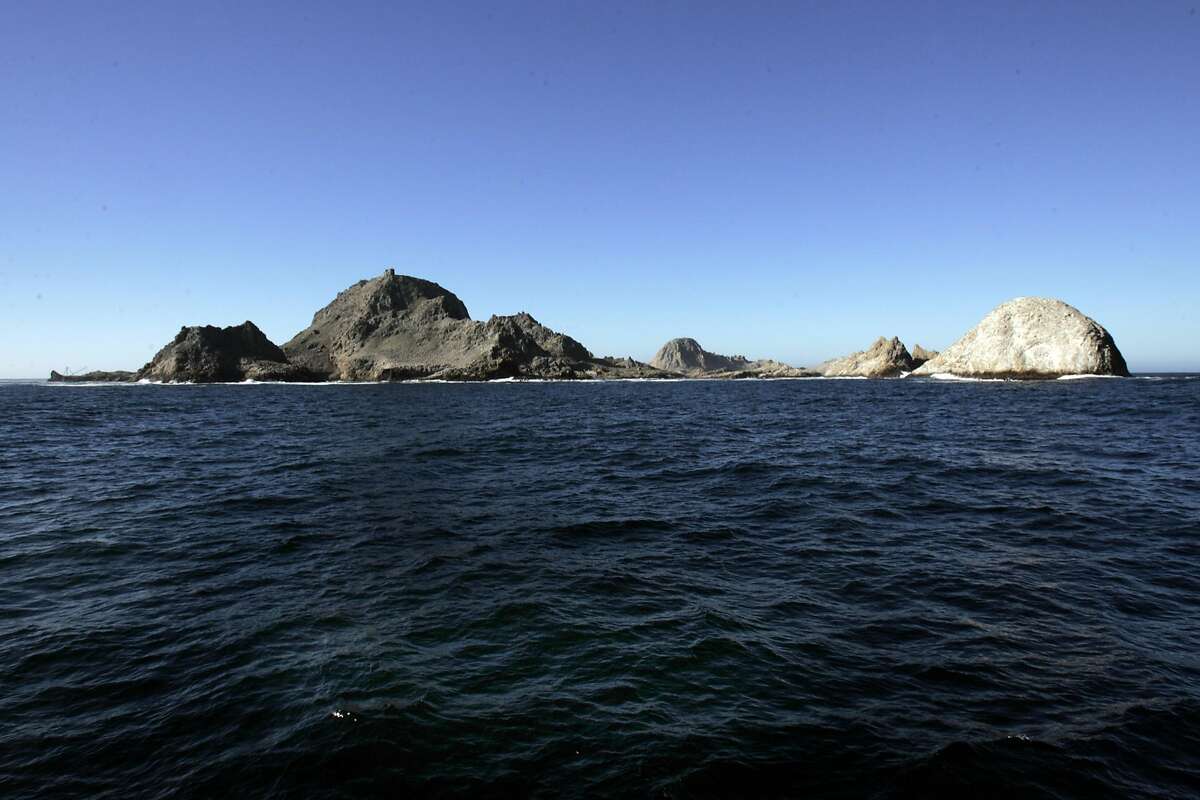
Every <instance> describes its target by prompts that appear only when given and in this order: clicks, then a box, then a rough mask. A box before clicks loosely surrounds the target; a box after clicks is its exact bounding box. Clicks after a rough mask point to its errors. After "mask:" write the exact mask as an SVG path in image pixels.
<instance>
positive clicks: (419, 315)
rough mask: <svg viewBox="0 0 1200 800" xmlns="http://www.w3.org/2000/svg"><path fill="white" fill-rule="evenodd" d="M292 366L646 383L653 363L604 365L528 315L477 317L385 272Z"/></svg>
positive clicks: (354, 290)
mask: <svg viewBox="0 0 1200 800" xmlns="http://www.w3.org/2000/svg"><path fill="white" fill-rule="evenodd" d="M283 350H284V352H285V353H286V354H287V357H288V358H289V359H290V360H291V361H292V363H294V364H297V365H300V366H302V367H304V368H305V369H307V370H309V371H311V372H313V373H316V374H318V375H321V376H322V377H324V378H325V379H328V380H348V381H378V380H406V379H415V378H431V379H444V380H489V379H495V378H552V379H573V378H606V377H608V378H611V377H646V376H647V375H648V374H649V373H648V372H647V367H646V365H644V364H643V365H637V366H632V365H630V366H627V365H625V364H623V363H622V362H621V361H619V360H618V359H598V358H596V357H595V356H593V355H592V354H591V353H590V352H589V351H588V349H587V348H586V347H584V346H583V345H582V344H580V343H579V342H577V341H575V340H574V339H572V338H571V337H569V336H566V335H564V334H561V333H558V332H556V331H553V330H551V329H549V328H547V327H545V326H544V325H542V324H541V323H539V322H538V321H537V320H535V319H534V318H533V317H532V316H530V315H529V314H526V313H523V312H522V313H520V314H514V315H512V316H493V317H492V318H491V319H489V320H488V321H487V322H478V321H476V320H472V319H471V318H470V315H469V314H468V313H467V307H466V306H465V305H464V304H463V302H462V301H461V300H459V299H458V297H456V296H455V295H454V294H453V293H452V292H450V291H448V290H446V289H444V288H442V287H441V286H439V285H437V284H436V283H433V282H431V281H426V280H421V279H420V278H413V277H410V276H408V275H397V274H396V273H395V271H393V270H390V269H389V270H387V271H385V272H384V274H383V275H380V276H379V277H377V278H372V279H370V280H363V281H359V282H358V283H356V284H354V285H353V286H351V287H350V288H348V289H346V290H345V291H343V292H341V293H339V294H338V296H337V297H336V298H334V300H333V302H331V303H330V304H329V305H327V306H326V307H325V308H323V309H321V310H320V311H318V312H317V313H316V314H315V315H313V321H312V324H311V325H310V326H309V327H307V328H305V329H304V330H303V331H301V332H300V333H298V334H296V335H295V336H294V337H293V338H292V340H291V341H289V342H287V343H286V344H285V345H284V346H283Z"/></svg>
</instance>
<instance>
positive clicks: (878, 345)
mask: <svg viewBox="0 0 1200 800" xmlns="http://www.w3.org/2000/svg"><path fill="white" fill-rule="evenodd" d="M921 352H922V354H925V353H927V351H925V350H924V349H923V348H922V349H921ZM918 363H924V362H918V361H917V359H916V358H914V357H913V356H912V355H911V354H910V353H909V352H908V348H907V347H905V346H904V343H903V342H901V341H900V340H899V339H898V338H896V337H895V336H893V337H892V338H891V339H885V338H884V337H882V336H880V337H879V338H878V339H876V340H875V343H874V344H873V345H871V346H870V347H868V348H867V349H866V350H860V351H859V352H857V353H851V354H850V355H848V356H845V357H843V358H835V359H832V360H830V361H826V362H825V363H823V364H821V365H820V366H818V367H817V372H819V373H821V374H822V375H824V376H825V377H827V378H899V377H903V376H904V375H907V374H908V373H910V372H912V371H913V369H914V368H915V367H916V365H917V364H918Z"/></svg>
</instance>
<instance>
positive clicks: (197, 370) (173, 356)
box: [137, 322, 314, 383]
mask: <svg viewBox="0 0 1200 800" xmlns="http://www.w3.org/2000/svg"><path fill="white" fill-rule="evenodd" d="M313 377H314V376H313V373H312V372H311V371H309V370H307V369H305V368H304V367H301V366H297V365H295V364H291V363H289V362H288V358H287V356H286V355H285V354H284V352H283V351H282V350H281V349H279V347H278V346H277V345H275V344H273V343H272V342H271V340H270V339H268V338H267V337H266V336H265V335H264V334H263V332H262V331H260V330H259V329H258V327H257V326H256V325H255V324H254V323H253V322H243V323H242V324H241V325H231V326H229V327H227V328H217V327H215V326H213V325H193V326H190V327H186V326H185V327H183V328H181V329H180V331H179V333H178V334H176V336H175V338H174V339H173V340H172V341H171V342H170V344H168V345H167V346H166V347H164V348H162V349H161V350H159V351H158V353H157V354H155V356H154V358H153V359H151V360H150V362H149V363H148V364H146V366H144V367H142V368H141V369H140V370H139V371H138V373H137V378H138V379H139V380H151V381H164V382H179V383H184V382H187V383H228V382H238V381H244V380H257V381H303V380H311V379H312V378H313Z"/></svg>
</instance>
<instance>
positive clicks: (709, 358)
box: [650, 337, 817, 378]
mask: <svg viewBox="0 0 1200 800" xmlns="http://www.w3.org/2000/svg"><path fill="white" fill-rule="evenodd" d="M650 366H651V367H654V368H655V369H657V370H660V371H661V372H663V373H666V374H673V375H679V376H683V377H689V378H811V377H816V376H817V373H816V372H813V371H811V370H806V369H802V368H797V367H792V366H789V365H787V364H783V363H780V362H778V361H772V360H770V359H760V360H758V361H750V360H749V359H747V358H746V357H745V356H722V355H718V354H716V353H710V352H709V351H707V350H705V349H704V348H703V347H701V346H700V343H699V342H697V341H696V340H695V339H690V338H686V337H685V338H680V339H672V340H670V341H669V342H667V343H666V344H664V345H663V346H662V347H660V348H659V350H658V353H656V354H655V356H654V358H652V359H650Z"/></svg>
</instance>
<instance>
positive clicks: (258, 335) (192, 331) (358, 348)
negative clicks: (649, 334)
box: [50, 269, 1129, 383]
mask: <svg viewBox="0 0 1200 800" xmlns="http://www.w3.org/2000/svg"><path fill="white" fill-rule="evenodd" d="M1068 375H1106V376H1128V375H1129V369H1128V367H1127V365H1126V363H1125V359H1124V357H1123V356H1122V355H1121V352H1120V350H1118V349H1117V345H1116V343H1115V342H1114V341H1113V338H1112V336H1111V335H1110V334H1109V333H1108V331H1106V330H1105V329H1104V328H1103V327H1101V326H1100V325H1099V324H1098V323H1097V322H1096V321H1094V320H1092V319H1091V318H1089V317H1087V316H1085V315H1084V314H1083V313H1082V312H1080V311H1079V310H1078V309H1076V308H1074V307H1072V306H1070V305H1068V304H1066V303H1064V302H1062V301H1060V300H1053V299H1048V298H1040V297H1019V298H1016V299H1014V300H1010V301H1008V302H1006V303H1003V304H1001V305H1000V306H998V307H997V308H995V309H994V310H993V311H992V312H991V313H989V314H988V315H987V316H986V317H984V319H983V320H982V321H981V322H980V323H979V324H978V325H976V326H975V327H974V328H972V329H971V330H970V331H968V332H967V333H966V334H965V335H963V336H962V337H961V338H960V339H959V340H958V341H957V342H955V343H954V344H952V345H951V346H950V347H948V348H946V350H944V351H942V352H940V353H938V352H932V351H928V350H926V349H925V348H923V347H921V346H920V345H915V346H914V347H913V350H912V351H911V352H910V351H909V350H908V348H906V347H905V345H904V344H903V342H901V341H900V340H899V339H898V338H895V337H893V338H891V339H887V338H885V337H880V338H879V339H878V340H876V341H875V343H874V344H873V345H871V346H870V347H869V348H868V349H866V350H863V351H860V352H857V353H852V354H850V355H848V356H845V357H843V358H835V359H831V360H829V361H826V362H824V363H822V364H820V365H818V366H816V367H813V368H806V367H794V366H790V365H788V364H783V363H781V362H778V361H773V360H770V359H759V360H750V359H747V358H746V357H744V356H740V355H737V356H723V355H718V354H716V353H711V352H708V351H707V350H704V349H703V347H701V346H700V344H699V342H697V341H696V340H695V339H691V338H678V339H672V340H671V341H669V342H667V343H666V344H665V345H663V347H662V348H661V349H660V350H659V351H658V353H657V354H656V355H655V356H654V358H653V359H651V361H650V363H648V364H647V363H643V362H640V361H637V360H635V359H632V358H615V357H612V356H605V357H597V356H595V355H593V354H592V352H591V351H590V350H588V349H587V348H586V347H584V346H583V345H582V344H580V343H579V342H578V341H576V340H575V339H572V338H571V337H570V336H568V335H566V334H564V333H559V332H557V331H554V330H551V329H550V328H547V327H546V326H544V325H542V324H541V323H539V322H538V321H537V320H536V319H534V318H533V317H532V316H530V315H529V314H527V313H525V312H521V313H519V314H514V315H511V316H493V317H491V318H490V319H488V320H487V321H486V322H484V321H480V320H473V319H471V316H470V314H469V313H468V312H467V307H466V305H464V304H463V302H462V301H461V300H460V299H459V298H458V297H457V296H455V294H454V293H453V292H450V291H448V290H447V289H444V288H443V287H441V286H439V285H438V284H436V283H433V282H432V281H427V280H423V279H421V278H415V277H411V276H408V275H397V274H396V272H395V271H394V270H392V269H388V270H386V271H384V273H383V274H382V275H380V276H378V277H375V278H372V279H369V280H362V281H359V282H358V283H356V284H354V285H353V286H351V287H349V288H348V289H346V290H345V291H342V292H340V293H339V294H338V296H337V297H336V298H334V299H333V301H332V302H331V303H329V305H327V306H325V307H324V308H322V309H321V310H319V311H318V312H317V313H316V314H314V315H313V320H312V324H310V325H309V326H308V327H307V328H305V329H304V330H302V331H300V332H299V333H297V334H296V335H295V336H293V337H292V339H291V340H290V341H288V342H286V343H285V344H284V345H283V346H282V347H280V346H278V345H276V344H274V343H273V342H271V341H270V339H268V338H267V337H266V335H264V334H263V332H262V331H261V330H259V329H258V327H257V326H256V325H255V324H254V323H253V322H249V321H247V322H244V323H242V324H241V325H234V326H230V327H227V328H217V327H214V326H211V325H204V326H185V327H183V328H182V329H181V330H180V331H179V333H178V334H177V335H176V336H175V338H174V339H173V340H172V341H171V342H170V343H168V344H167V345H166V346H165V347H163V348H162V349H161V350H159V351H158V353H157V354H156V355H155V356H154V358H152V359H151V360H150V362H149V363H147V364H146V365H145V366H143V367H142V368H141V369H140V370H138V371H136V372H133V371H93V372H86V373H82V374H78V375H64V374H61V373H59V372H55V371H52V372H51V373H50V380H51V381H52V382H135V381H150V382H162V383H183V382H187V383H232V382H243V381H248V380H252V381H284V382H328V381H404V380H443V381H487V380H497V379H505V378H512V379H540V380H605V379H654V378H658V379H678V378H710V379H734V378H815V377H846V378H850V377H853V378H902V377H910V376H915V377H938V376H949V377H958V378H976V379H1014V380H1037V379H1055V378H1060V377H1063V376H1068Z"/></svg>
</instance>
